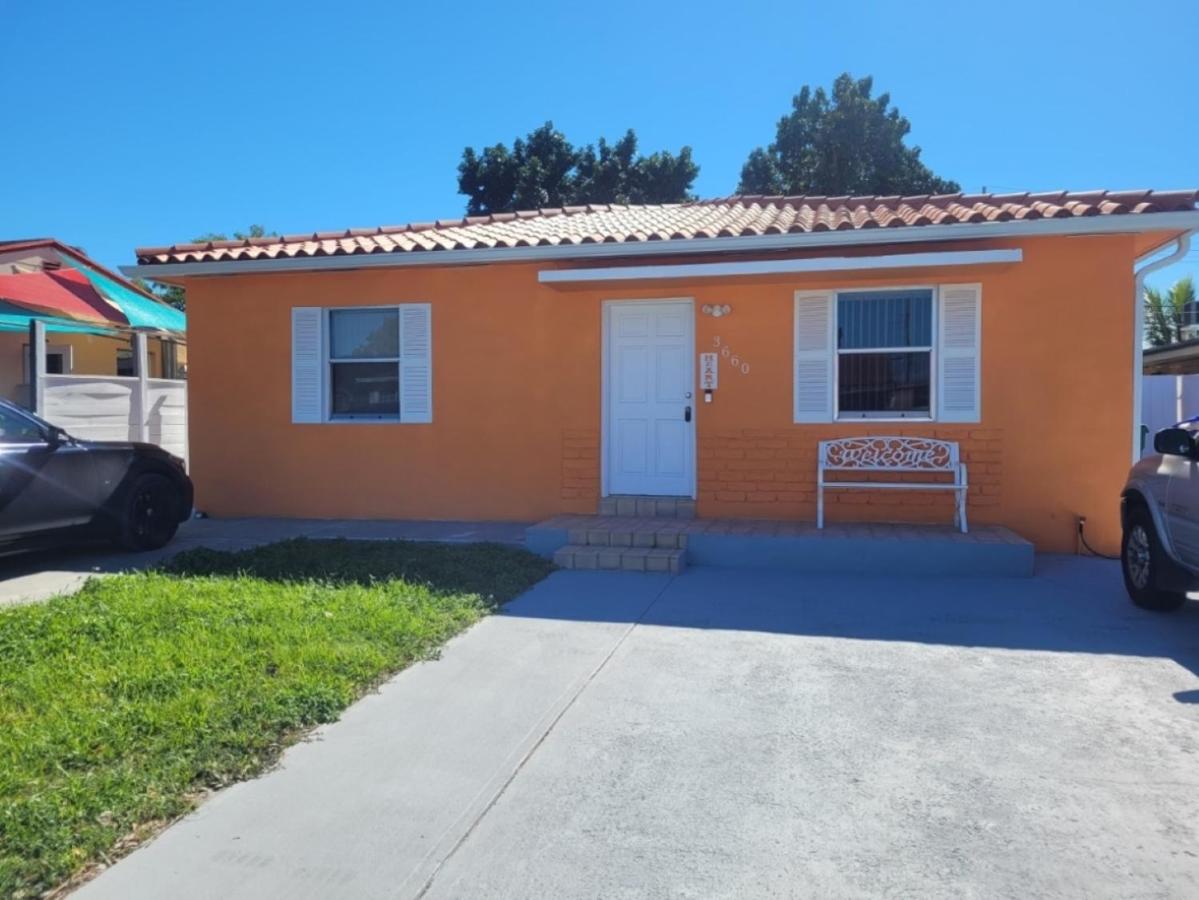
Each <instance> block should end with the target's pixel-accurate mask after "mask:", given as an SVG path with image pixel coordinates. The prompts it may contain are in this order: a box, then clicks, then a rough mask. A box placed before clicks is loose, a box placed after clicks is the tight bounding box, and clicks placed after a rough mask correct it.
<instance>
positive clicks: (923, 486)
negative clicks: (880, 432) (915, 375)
mask: <svg viewBox="0 0 1199 900" xmlns="http://www.w3.org/2000/svg"><path fill="white" fill-rule="evenodd" d="M838 471H853V472H918V473H919V472H927V473H929V474H935V473H940V472H945V473H949V474H951V475H952V476H953V481H952V482H950V481H826V480H825V473H827V472H838ZM825 488H837V489H841V488H850V489H852V488H869V489H871V490H887V489H895V490H902V491H953V492H954V493H955V494H956V495H957V497H956V499H957V505H956V507H955V510H954V515H953V523H954V524H955V525H957V526H958V527H959V528H961V529H962V533H963V534H965V533H966V488H967V482H966V464H965V463H964V462H961V461H960V459H959V458H958V445H957V444H956V443H954V442H953V441H934V440H931V439H929V438H918V437H856V438H841V439H840V440H836V441H821V442H820V450H819V456H818V461H817V474H816V527H817V528H823V527H824V489H825Z"/></svg>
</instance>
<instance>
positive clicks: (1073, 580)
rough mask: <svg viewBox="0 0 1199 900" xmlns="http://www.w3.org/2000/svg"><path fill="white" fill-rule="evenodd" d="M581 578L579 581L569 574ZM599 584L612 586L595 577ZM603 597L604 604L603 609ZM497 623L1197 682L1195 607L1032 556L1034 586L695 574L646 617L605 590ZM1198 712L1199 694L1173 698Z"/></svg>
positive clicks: (1103, 570) (1014, 581)
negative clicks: (977, 656) (1130, 668)
mask: <svg viewBox="0 0 1199 900" xmlns="http://www.w3.org/2000/svg"><path fill="white" fill-rule="evenodd" d="M575 574H576V575H577V574H581V573H575ZM595 577H596V578H605V577H610V576H608V575H606V573H595ZM601 598H602V599H601ZM504 614H506V615H514V616H530V617H536V618H551V619H560V618H565V619H576V620H580V621H599V622H619V621H638V622H639V624H641V625H645V626H654V625H658V626H664V627H670V628H702V629H721V630H727V631H757V632H768V633H774V634H790V635H804V636H809V637H836V638H847V639H851V640H861V641H901V642H909V643H920V644H935V645H946V646H959V647H982V648H995V649H1011V650H1040V651H1051V652H1057V653H1089V654H1101V655H1102V654H1107V655H1117V656H1132V657H1158V658H1166V659H1173V660H1174V661H1175V662H1177V663H1178V664H1179V665H1181V666H1183V667H1184V668H1186V669H1188V670H1189V671H1191V672H1192V673H1195V674H1199V601H1191V602H1189V603H1187V604H1186V605H1184V606H1183V608H1182V609H1181V610H1179V611H1178V612H1175V613H1167V614H1162V613H1151V612H1146V611H1144V610H1141V609H1138V608H1137V607H1135V606H1133V605H1132V604H1131V603H1130V602H1129V600H1128V596H1127V595H1126V594H1125V592H1124V586H1123V583H1122V582H1121V580H1120V568H1119V564H1118V563H1113V562H1107V561H1103V560H1097V559H1090V558H1080V557H1072V556H1039V557H1038V558H1037V567H1036V572H1035V574H1034V575H1033V577H1032V578H992V577H985V578H984V577H980V578H968V577H944V578H934V577H929V576H908V577H880V576H871V575H840V576H834V575H798V574H795V573H787V572H768V571H759V570H750V569H717V568H702V569H701V568H696V569H691V570H689V571H688V572H686V573H684V574H683V575H682V576H679V577H677V578H676V579H675V580H674V581H673V582H671V584H670V586H669V587H668V588H667V589H666V590H664V591H663V593H662V595H661V596H660V597H659V599H658V600H657V602H655V603H654V604H653V605H652V606H651V607H650V608H649V609H648V610H647V611H646V612H645V613H644V615H642V616H640V617H638V616H637V615H636V614H632V615H630V611H629V610H628V609H627V608H623V607H622V606H621V605H619V604H614V603H611V602H610V601H609V600H608V599H607V596H606V595H605V594H604V593H603V592H595V591H590V592H586V593H580V595H579V597H578V600H577V602H575V603H573V604H563V603H562V602H561V595H560V593H552V592H550V591H548V590H546V586H538V587H535V588H534V589H533V590H532V591H530V592H529V593H528V594H526V595H525V596H523V597H520V598H517V599H516V600H515V601H513V602H512V603H510V604H508V605H507V606H506V607H505V608H504ZM1175 697H1176V699H1177V700H1178V701H1179V702H1181V703H1199V690H1195V691H1182V692H1179V693H1178V694H1176V695H1175Z"/></svg>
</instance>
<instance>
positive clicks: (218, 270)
mask: <svg viewBox="0 0 1199 900" xmlns="http://www.w3.org/2000/svg"><path fill="white" fill-rule="evenodd" d="M1196 229H1199V210H1195V211H1190V212H1185V211H1184V212H1164V213H1140V214H1131V213H1130V214H1124V215H1112V216H1079V217H1075V218H1070V219H1033V220H1031V221H1029V220H1027V219H1025V220H1021V221H1015V220H1013V221H1010V222H971V223H964V224H957V225H907V226H903V227H899V228H869V229H850V230H845V231H816V232H799V233H795V234H762V235H757V234H755V235H743V236H738V237H721V238H687V239H677V240H668V241H666V240H663V241H625V242H611V243H602V244H555V245H553V246H537V247H503V248H489V249H482V250H407V251H401V252H390V253H389V252H380V253H361V254H345V255H341V256H297V257H283V258H272V259H248V260H226V261H220V262H189V263H158V264H150V265H136V266H121V267H120V268H121V272H122V274H124V275H128V276H131V277H138V278H149V279H151V280H156V279H160V278H179V277H184V276H193V275H249V274H251V273H255V272H304V271H319V270H323V269H324V270H328V269H332V270H336V269H366V268H389V267H390V268H399V267H406V266H460V265H463V266H464V265H478V264H483V263H499V262H529V261H534V260H557V259H593V258H597V257H598V258H603V257H634V256H673V255H675V254H693V253H747V252H756V251H769V250H805V249H808V248H816V247H836V246H870V245H873V244H910V243H937V242H940V241H977V240H986V239H990V238H1021V237H1047V236H1051V235H1090V234H1139V233H1141V232H1146V231H1192V230H1196Z"/></svg>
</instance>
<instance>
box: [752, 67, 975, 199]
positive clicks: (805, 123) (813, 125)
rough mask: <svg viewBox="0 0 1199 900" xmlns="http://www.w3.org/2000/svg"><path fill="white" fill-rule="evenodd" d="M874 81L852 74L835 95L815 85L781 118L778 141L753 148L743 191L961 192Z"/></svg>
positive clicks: (837, 83) (842, 78)
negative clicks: (933, 165) (929, 161)
mask: <svg viewBox="0 0 1199 900" xmlns="http://www.w3.org/2000/svg"><path fill="white" fill-rule="evenodd" d="M873 88H874V80H873V79H872V78H869V77H867V78H861V79H854V78H853V77H852V76H851V75H849V74H848V73H846V74H843V75H840V76H839V77H838V78H837V80H836V81H834V82H833V89H832V94H831V96H830V95H829V94H826V93H825V91H824V88H822V87H818V88H816V89H815V90H812V88H811V87H809V86H808V85H804V87H803V88H802V89H801V90H800V92H799V93H798V94H796V95H795V97H794V98H792V100H791V112H790V113H788V114H787V115H785V116H783V117H782V118H781V119H779V122H778V129H777V133H776V135H775V139H774V143H772V144H770V145H769V146H768V147H765V148H762V147H759V148H757V149H756V150H754V151H753V152H752V153H750V155H749V158H748V159H747V160H746V161H745V165H744V166H743V167H742V168H741V183H740V185H739V187H738V191H739V192H740V193H743V194H826V195H838V194H946V193H953V192H955V191H959V190H961V188H960V186H959V185H958V183H957V182H955V181H948V180H946V179H944V178H939V177H937V176H936V175H934V174H933V173H932V172H931V171H929V169H928V167H927V166H925V165H924V163H923V162H921V161H920V148H919V147H909V146H907V145H906V144H905V143H904V138H906V137H907V135H908V132H909V131H910V130H911V123H910V122H908V120H907V119H905V118H904V117H903V116H901V115H900V114H899V110H898V109H896V108H895V107H894V106H891V105H890V103H891V95H890V94H879V95H878V97H871V92H872V90H873Z"/></svg>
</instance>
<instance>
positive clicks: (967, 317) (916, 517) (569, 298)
mask: <svg viewBox="0 0 1199 900" xmlns="http://www.w3.org/2000/svg"><path fill="white" fill-rule="evenodd" d="M1196 196H1197V195H1196V193H1195V192H1191V191H1185V192H1169V193H1161V192H1157V193H1154V192H1147V191H1135V192H1122V193H1108V192H1090V193H1077V194H1067V193H1054V194H1032V195H1030V194H1009V195H965V196H963V195H951V196H939V197H927V196H925V197H907V198H904V197H837V198H832V197H829V198H826V197H731V198H727V199H721V200H712V201H702V202H695V203H686V204H679V205H664V206H607V205H603V206H587V207H576V208H568V209H553V210H541V211H536V212H521V213H515V214H502V215H492V216H482V217H475V218H467V219H462V220H453V221H442V222H435V223H428V224H414V225H408V226H402V227H390V228H377V229H364V230H352V231H347V232H335V233H318V234H310V235H296V236H288V237H283V238H262V239H251V240H244V241H219V242H212V243H202V244H181V245H176V246H171V247H159V248H145V249H140V250H138V251H137V257H138V265H137V266H135V267H128V268H127V269H125V271H126V273H127V274H137V275H141V276H144V277H147V278H153V279H157V280H159V281H163V282H169V283H175V284H181V285H184V286H186V288H187V295H188V312H189V318H190V341H191V365H192V368H191V372H190V373H189V374H190V378H191V391H192V393H191V416H192V429H191V451H192V472H193V476H194V478H195V481H196V487H197V496H198V505H199V507H200V508H202V509H204V510H206V511H208V512H210V513H213V514H216V515H281V516H327V517H328V516H354V517H382V518H439V519H457V518H462V519H472V518H473V519H509V520H529V521H532V520H535V519H539V518H543V517H545V516H548V515H551V514H553V513H558V512H595V510H596V507H597V501H598V500H599V499H600V497H601V496H610V495H620V494H638V495H666V496H694V497H696V498H697V501H698V513H699V515H700V516H701V517H710V516H734V517H758V518H776V519H803V520H808V521H810V520H812V519H813V518H814V515H815V480H816V445H817V442H818V441H819V440H821V439H826V438H833V437H846V436H851V435H875V434H903V435H914V436H935V437H937V438H942V439H948V440H953V441H957V442H959V444H960V445H961V450H962V454H963V458H964V459H965V461H966V462H967V464H968V466H969V477H970V485H971V487H970V493H969V501H968V507H969V513H970V521H971V523H972V524H987V523H993V524H1002V525H1006V526H1009V527H1010V528H1012V529H1014V530H1015V531H1017V532H1018V533H1019V534H1021V535H1023V536H1024V537H1027V538H1029V539H1031V540H1032V541H1034V542H1035V544H1036V545H1037V547H1038V548H1039V549H1041V550H1052V551H1071V550H1073V549H1074V547H1075V516H1076V515H1085V516H1086V517H1087V519H1088V526H1087V528H1088V537H1089V538H1090V539H1091V541H1092V543H1093V544H1096V543H1097V544H1098V546H1099V547H1101V548H1104V549H1107V550H1111V549H1114V547H1115V546H1116V543H1117V540H1118V530H1119V526H1118V521H1117V519H1118V516H1117V510H1118V505H1119V492H1120V488H1121V485H1122V484H1123V482H1124V477H1125V473H1126V470H1127V468H1128V466H1129V463H1130V460H1131V458H1132V456H1133V453H1134V448H1136V447H1137V446H1138V444H1139V436H1138V434H1137V433H1138V431H1139V428H1138V427H1137V426H1139V421H1140V418H1139V412H1138V410H1137V409H1136V408H1135V407H1136V406H1137V402H1136V400H1135V399H1134V398H1135V397H1137V396H1139V385H1138V384H1137V383H1136V382H1137V379H1139V372H1140V364H1141V361H1140V346H1139V335H1138V327H1137V323H1138V321H1139V315H1140V303H1139V299H1138V297H1137V291H1136V285H1135V282H1134V266H1135V265H1136V264H1137V263H1138V261H1140V260H1142V259H1143V258H1145V257H1146V256H1147V255H1148V254H1151V253H1153V252H1154V251H1159V250H1160V249H1161V248H1163V247H1164V246H1165V245H1167V244H1169V243H1170V242H1171V241H1174V240H1176V239H1178V238H1179V237H1180V236H1181V235H1183V234H1186V233H1189V232H1190V231H1191V230H1192V229H1194V228H1196V227H1197V226H1199V212H1196V209H1195V203H1196ZM1063 333H1069V334H1070V338H1071V339H1070V347H1071V348H1072V349H1071V351H1070V352H1069V353H1065V352H1063V350H1062V342H1061V335H1062V334H1063ZM713 353H714V354H716V357H715V358H716V360H717V378H718V383H717V386H716V388H715V389H714V390H712V392H711V395H710V400H709V397H708V396H705V392H704V391H703V389H702V386H701V381H700V367H701V364H703V363H707V362H708V361H709V359H705V358H703V357H702V355H703V354H713ZM951 504H952V498H951V497H950V496H949V495H945V496H941V494H940V492H937V493H935V494H924V493H921V494H918V495H917V494H915V493H912V494H909V493H905V492H898V491H879V492H871V491H851V492H841V493H834V494H831V495H830V496H829V506H828V518H829V519H830V521H837V520H842V521H844V520H869V521H881V520H901V521H932V520H936V521H941V522H948V521H950V518H951V512H950V510H951Z"/></svg>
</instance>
